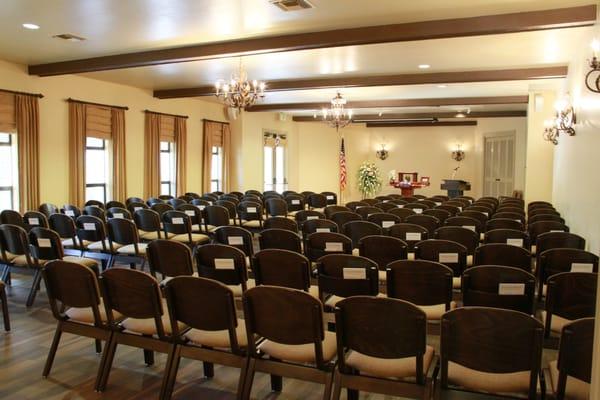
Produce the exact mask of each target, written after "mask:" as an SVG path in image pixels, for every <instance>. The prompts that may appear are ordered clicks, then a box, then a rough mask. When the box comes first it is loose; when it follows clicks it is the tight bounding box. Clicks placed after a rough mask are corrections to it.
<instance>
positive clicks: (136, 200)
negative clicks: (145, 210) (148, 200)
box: [125, 196, 144, 205]
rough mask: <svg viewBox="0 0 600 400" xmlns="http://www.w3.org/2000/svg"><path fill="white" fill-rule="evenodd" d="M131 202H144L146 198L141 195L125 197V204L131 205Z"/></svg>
mask: <svg viewBox="0 0 600 400" xmlns="http://www.w3.org/2000/svg"><path fill="white" fill-rule="evenodd" d="M131 203H144V199H142V198H141V197H135V196H132V197H128V198H127V199H125V204H126V205H129V204H131Z"/></svg>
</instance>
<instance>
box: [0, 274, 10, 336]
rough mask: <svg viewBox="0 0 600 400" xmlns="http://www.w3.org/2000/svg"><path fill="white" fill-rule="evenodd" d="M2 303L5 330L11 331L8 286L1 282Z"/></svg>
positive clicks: (0, 300)
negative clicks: (7, 295) (7, 296)
mask: <svg viewBox="0 0 600 400" xmlns="http://www.w3.org/2000/svg"><path fill="white" fill-rule="evenodd" d="M0 303H2V304H1V305H2V318H3V320H4V330H5V331H6V332H9V331H10V316H9V314H8V300H7V299H6V285H5V284H4V282H3V281H1V280H0Z"/></svg>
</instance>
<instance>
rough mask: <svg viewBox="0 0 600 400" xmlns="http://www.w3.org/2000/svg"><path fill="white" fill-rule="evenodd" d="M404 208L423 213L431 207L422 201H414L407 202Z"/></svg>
mask: <svg viewBox="0 0 600 400" xmlns="http://www.w3.org/2000/svg"><path fill="white" fill-rule="evenodd" d="M402 208H408V209H411V210H413V211H414V212H415V213H416V214H423V211H425V210H427V209H428V208H430V207H429V206H428V205H427V204H423V203H422V202H420V201H419V202H414V203H408V204H405V205H404V207H402Z"/></svg>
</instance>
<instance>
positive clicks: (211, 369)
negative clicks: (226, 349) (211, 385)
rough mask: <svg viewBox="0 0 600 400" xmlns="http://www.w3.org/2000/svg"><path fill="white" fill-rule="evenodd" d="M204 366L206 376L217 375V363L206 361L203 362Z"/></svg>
mask: <svg viewBox="0 0 600 400" xmlns="http://www.w3.org/2000/svg"><path fill="white" fill-rule="evenodd" d="M202 367H203V369H204V376H205V377H206V378H212V377H214V376H215V365H214V364H213V363H209V362H206V361H204V362H203V363H202Z"/></svg>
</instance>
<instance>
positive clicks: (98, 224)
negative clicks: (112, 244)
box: [75, 215, 106, 250]
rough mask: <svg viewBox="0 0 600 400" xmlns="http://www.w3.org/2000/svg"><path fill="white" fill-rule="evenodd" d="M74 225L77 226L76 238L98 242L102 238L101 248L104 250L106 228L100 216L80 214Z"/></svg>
mask: <svg viewBox="0 0 600 400" xmlns="http://www.w3.org/2000/svg"><path fill="white" fill-rule="evenodd" d="M75 225H76V226H77V238H78V239H79V240H80V241H84V240H85V241H88V242H99V241H101V240H102V241H103V242H102V243H103V250H106V249H105V248H104V239H106V228H105V225H104V222H103V221H102V220H101V219H100V218H97V217H94V216H91V215H81V216H80V217H77V219H76V220H75Z"/></svg>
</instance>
